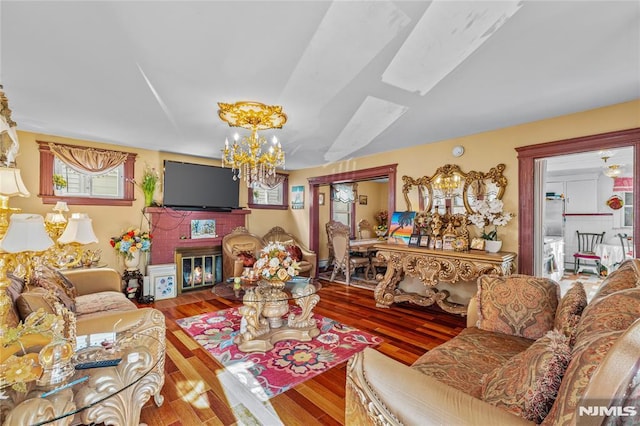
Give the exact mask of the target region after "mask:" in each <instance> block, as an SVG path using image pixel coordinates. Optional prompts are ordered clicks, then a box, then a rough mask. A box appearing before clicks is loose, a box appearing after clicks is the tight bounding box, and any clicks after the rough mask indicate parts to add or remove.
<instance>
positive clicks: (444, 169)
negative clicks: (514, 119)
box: [402, 164, 508, 214]
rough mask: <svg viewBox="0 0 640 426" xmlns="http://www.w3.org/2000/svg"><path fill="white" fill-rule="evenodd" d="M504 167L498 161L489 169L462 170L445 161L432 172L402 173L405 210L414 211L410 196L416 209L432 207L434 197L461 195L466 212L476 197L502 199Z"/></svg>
mask: <svg viewBox="0 0 640 426" xmlns="http://www.w3.org/2000/svg"><path fill="white" fill-rule="evenodd" d="M505 167H506V166H505V165H504V164H498V165H497V166H496V167H492V168H491V169H490V170H489V171H488V172H480V171H475V170H471V171H469V172H467V173H465V172H463V171H462V170H461V169H460V167H459V166H457V165H455V164H445V165H444V166H441V167H439V168H438V169H437V170H436V171H435V173H434V174H433V175H431V176H422V177H419V178H412V177H410V176H402V182H403V185H402V194H403V196H404V200H405V203H406V205H407V210H409V211H413V203H412V198H413V199H414V201H415V197H416V196H417V197H418V198H417V202H418V209H419V210H420V211H422V210H424V211H427V212H431V211H432V210H433V209H434V206H435V200H436V199H439V198H449V199H452V198H456V197H458V198H461V201H462V203H463V206H464V210H465V212H466V213H469V214H471V213H473V208H472V207H471V205H472V204H473V202H474V201H475V200H476V199H479V198H497V199H502V196H503V195H504V191H505V188H506V187H507V183H508V180H507V178H506V177H505V176H504V174H503V173H504V170H505ZM451 213H462V211H460V212H453V211H452V212H451Z"/></svg>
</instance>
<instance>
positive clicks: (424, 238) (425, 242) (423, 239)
mask: <svg viewBox="0 0 640 426" xmlns="http://www.w3.org/2000/svg"><path fill="white" fill-rule="evenodd" d="M418 245H419V246H420V247H429V236H428V235H420V241H419V242H418Z"/></svg>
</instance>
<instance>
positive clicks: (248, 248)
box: [231, 242, 256, 256]
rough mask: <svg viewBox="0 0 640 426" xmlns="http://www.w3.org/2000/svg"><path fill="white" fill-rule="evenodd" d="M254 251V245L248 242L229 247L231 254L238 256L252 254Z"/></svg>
mask: <svg viewBox="0 0 640 426" xmlns="http://www.w3.org/2000/svg"><path fill="white" fill-rule="evenodd" d="M255 251H256V243H252V242H248V243H242V244H234V245H233V246H232V247H231V254H233V255H234V256H238V255H239V254H240V253H242V252H246V253H254V252H255Z"/></svg>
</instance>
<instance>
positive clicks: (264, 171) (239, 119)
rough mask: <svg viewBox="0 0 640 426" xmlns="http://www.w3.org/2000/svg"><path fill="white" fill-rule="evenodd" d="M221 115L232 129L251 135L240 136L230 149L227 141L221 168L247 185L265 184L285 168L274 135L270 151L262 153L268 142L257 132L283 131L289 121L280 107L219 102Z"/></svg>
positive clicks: (256, 103) (255, 103) (279, 147)
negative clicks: (231, 172)
mask: <svg viewBox="0 0 640 426" xmlns="http://www.w3.org/2000/svg"><path fill="white" fill-rule="evenodd" d="M218 106H219V107H220V109H219V110H218V116H220V119H221V120H222V121H225V122H227V123H228V124H229V126H230V127H243V128H245V129H249V130H251V134H250V135H248V136H243V137H242V140H240V141H239V139H240V136H239V135H238V133H236V134H235V135H234V142H233V144H232V145H231V146H230V145H229V140H228V139H226V138H225V141H224V149H223V150H222V167H227V166H228V167H231V169H232V170H233V179H234V180H236V179H238V178H242V179H244V181H245V182H246V183H247V186H251V184H252V183H253V182H262V181H264V180H265V179H266V178H268V177H270V176H273V175H275V173H276V168H277V167H284V151H283V150H282V146H281V145H280V143H279V142H278V139H277V138H276V137H275V136H274V137H273V139H272V143H271V144H270V145H269V148H268V149H267V150H266V151H265V152H263V145H266V144H267V140H266V139H265V138H264V137H263V136H260V135H258V130H266V129H280V128H282V126H283V125H284V123H286V122H287V115H286V114H285V113H283V112H282V107H281V106H278V105H265V104H262V103H260V102H236V103H235V104H225V103H223V102H218Z"/></svg>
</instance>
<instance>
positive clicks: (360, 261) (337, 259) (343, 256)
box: [327, 221, 371, 285]
mask: <svg viewBox="0 0 640 426" xmlns="http://www.w3.org/2000/svg"><path fill="white" fill-rule="evenodd" d="M327 231H328V232H329V233H330V240H331V245H332V246H333V256H334V260H333V271H332V272H331V281H333V280H334V279H335V277H336V274H337V273H338V272H340V271H342V272H343V273H344V276H345V280H346V282H347V285H349V284H350V282H351V275H352V274H353V273H354V272H355V270H356V269H357V268H364V270H365V276H367V275H368V273H369V268H370V267H371V263H370V262H369V258H368V257H352V256H350V253H349V235H350V232H349V227H348V226H347V225H345V224H343V223H340V222H335V221H332V222H329V224H328V226H327Z"/></svg>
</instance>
